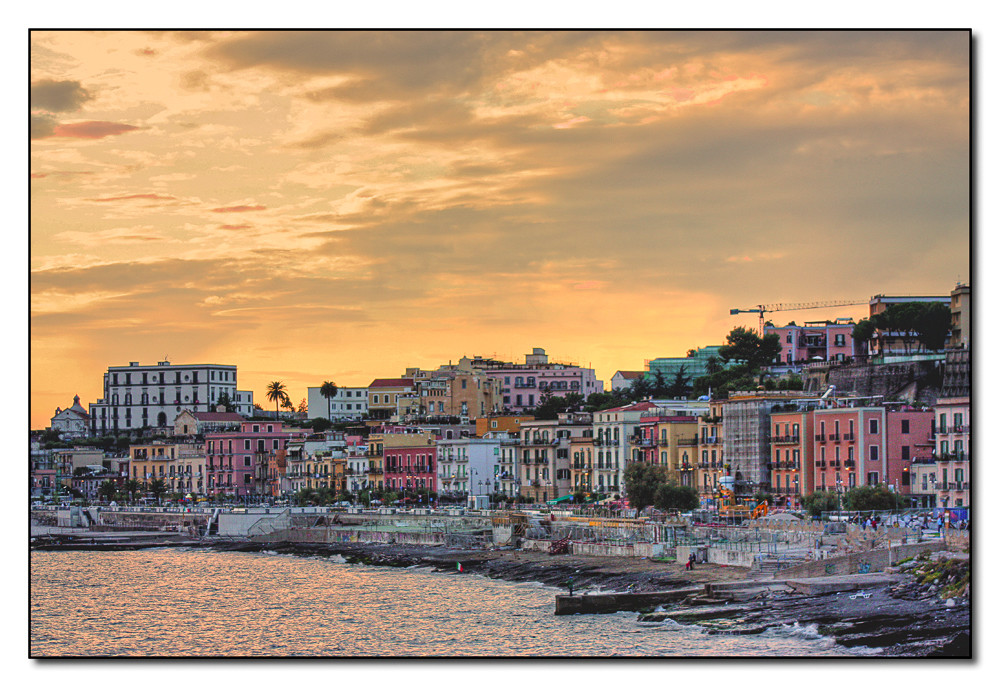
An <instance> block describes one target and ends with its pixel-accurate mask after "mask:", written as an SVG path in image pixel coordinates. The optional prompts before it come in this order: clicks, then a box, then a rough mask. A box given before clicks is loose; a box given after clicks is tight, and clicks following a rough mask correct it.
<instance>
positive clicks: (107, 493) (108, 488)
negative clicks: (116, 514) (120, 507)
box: [97, 479, 118, 502]
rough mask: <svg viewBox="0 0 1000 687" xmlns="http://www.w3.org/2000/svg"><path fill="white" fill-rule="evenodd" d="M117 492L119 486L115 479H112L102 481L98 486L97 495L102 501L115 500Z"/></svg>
mask: <svg viewBox="0 0 1000 687" xmlns="http://www.w3.org/2000/svg"><path fill="white" fill-rule="evenodd" d="M117 493H118V488H117V487H116V486H115V483H114V481H113V480H110V479H109V480H106V481H104V482H101V486H99V487H98V488H97V495H98V497H100V499H101V500H102V501H109V502H110V501H114V500H115V495H116V494H117Z"/></svg>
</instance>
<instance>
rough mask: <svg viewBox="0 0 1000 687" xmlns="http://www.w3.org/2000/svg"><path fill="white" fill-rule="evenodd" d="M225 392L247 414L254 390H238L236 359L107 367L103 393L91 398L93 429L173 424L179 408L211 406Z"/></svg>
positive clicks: (99, 432) (208, 408)
mask: <svg viewBox="0 0 1000 687" xmlns="http://www.w3.org/2000/svg"><path fill="white" fill-rule="evenodd" d="M223 394H228V395H229V398H230V399H237V401H238V403H237V407H238V411H239V412H240V413H241V414H244V413H245V414H246V415H249V414H250V413H251V411H252V408H253V394H252V393H251V392H249V391H237V390H236V366H235V365H213V364H198V365H172V364H171V363H170V362H168V361H165V360H164V361H161V362H158V363H156V364H155V365H140V364H139V363H137V362H131V363H129V364H128V365H124V366H116V367H109V368H108V371H107V372H106V373H105V374H104V397H103V398H100V399H98V400H97V402H96V403H91V404H90V430H91V432H92V433H93V434H103V433H105V432H113V431H123V430H130V429H139V428H142V427H162V428H164V429H166V428H168V427H172V426H173V424H174V420H175V419H177V415H178V414H179V413H180V412H181V411H182V410H190V411H192V412H197V411H206V412H207V411H210V410H212V409H214V408H215V405H216V401H217V400H218V399H219V397H220V396H222V395H223Z"/></svg>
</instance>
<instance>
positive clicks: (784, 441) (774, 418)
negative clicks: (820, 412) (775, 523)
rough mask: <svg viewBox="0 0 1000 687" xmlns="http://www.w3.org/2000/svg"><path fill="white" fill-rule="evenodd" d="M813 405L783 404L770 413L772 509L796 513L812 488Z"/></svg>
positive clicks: (801, 403) (800, 403) (804, 403)
mask: <svg viewBox="0 0 1000 687" xmlns="http://www.w3.org/2000/svg"><path fill="white" fill-rule="evenodd" d="M814 406H815V402H813V403H808V402H799V403H794V402H793V403H788V404H784V405H783V406H782V408H781V410H778V411H774V412H772V413H771V419H770V422H771V428H772V429H771V434H770V439H771V462H770V464H769V465H768V467H769V469H770V471H771V489H770V491H771V494H772V495H773V497H774V505H775V506H779V507H784V508H794V509H798V508H801V507H802V499H803V498H804V497H805V496H806V495H808V494H811V493H812V492H813V491H814V490H815V489H814V487H813V475H814V472H813V447H814V446H815V445H816V443H815V441H814V438H813V413H812V411H813V407H814Z"/></svg>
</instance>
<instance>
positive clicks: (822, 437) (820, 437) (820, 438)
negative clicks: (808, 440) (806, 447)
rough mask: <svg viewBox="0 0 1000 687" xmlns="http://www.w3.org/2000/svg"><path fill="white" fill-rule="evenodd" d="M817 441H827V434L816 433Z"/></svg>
mask: <svg viewBox="0 0 1000 687" xmlns="http://www.w3.org/2000/svg"><path fill="white" fill-rule="evenodd" d="M816 441H826V435H825V434H817V435H816Z"/></svg>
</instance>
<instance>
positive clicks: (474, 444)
mask: <svg viewBox="0 0 1000 687" xmlns="http://www.w3.org/2000/svg"><path fill="white" fill-rule="evenodd" d="M503 436H504V437H506V436H507V435H506V434H504V435H503ZM502 443H503V442H502V440H501V438H500V435H499V434H498V435H496V436H492V435H491V436H490V437H463V438H461V439H439V440H438V441H437V484H438V493H439V495H440V496H447V497H450V498H452V499H458V498H465V497H469V496H482V495H489V494H493V493H499V492H500V491H501V489H500V486H501V484H500V482H501V477H500V474H501V465H502V462H501V456H500V448H501V445H502Z"/></svg>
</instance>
